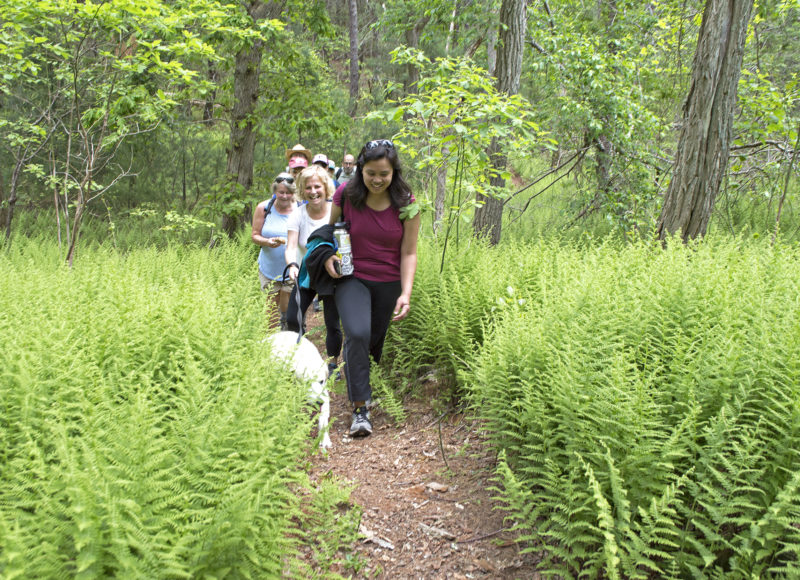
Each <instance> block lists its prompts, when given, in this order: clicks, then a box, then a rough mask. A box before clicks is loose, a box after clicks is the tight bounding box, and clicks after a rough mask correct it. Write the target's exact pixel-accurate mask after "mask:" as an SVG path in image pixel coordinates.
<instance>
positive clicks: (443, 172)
mask: <svg viewBox="0 0 800 580" xmlns="http://www.w3.org/2000/svg"><path fill="white" fill-rule="evenodd" d="M449 158H450V148H449V147H448V146H447V145H445V146H444V147H442V165H441V167H439V169H438V170H437V171H436V197H435V198H434V200H433V233H434V234H437V233H438V232H439V228H440V227H441V225H442V220H443V219H444V207H445V200H446V198H447V166H448V163H447V159H449Z"/></svg>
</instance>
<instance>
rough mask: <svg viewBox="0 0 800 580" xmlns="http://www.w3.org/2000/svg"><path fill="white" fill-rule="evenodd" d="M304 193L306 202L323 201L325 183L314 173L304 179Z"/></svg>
mask: <svg viewBox="0 0 800 580" xmlns="http://www.w3.org/2000/svg"><path fill="white" fill-rule="evenodd" d="M305 194H306V199H307V200H308V203H311V204H314V205H319V204H321V203H325V185H324V184H323V183H322V180H321V179H320V178H319V176H317V175H314V176H312V177H309V178H308V179H306V183H305Z"/></svg>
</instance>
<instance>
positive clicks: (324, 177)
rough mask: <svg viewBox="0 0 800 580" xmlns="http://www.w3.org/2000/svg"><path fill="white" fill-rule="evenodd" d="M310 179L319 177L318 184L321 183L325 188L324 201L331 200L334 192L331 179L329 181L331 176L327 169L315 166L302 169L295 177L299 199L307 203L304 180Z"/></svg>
mask: <svg viewBox="0 0 800 580" xmlns="http://www.w3.org/2000/svg"><path fill="white" fill-rule="evenodd" d="M312 177H319V180H320V183H322V185H323V187H324V188H325V199H333V192H334V191H335V188H334V186H333V179H331V175H330V173H328V170H327V169H325V168H324V167H322V166H321V165H316V164H314V165H309V166H308V167H306V168H305V169H303V171H301V172H300V175H299V176H298V177H297V196H298V197H299V198H300V199H303V200H305V201H308V198H306V180H307V179H311V178H312Z"/></svg>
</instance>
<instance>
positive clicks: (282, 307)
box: [258, 270, 294, 312]
mask: <svg viewBox="0 0 800 580" xmlns="http://www.w3.org/2000/svg"><path fill="white" fill-rule="evenodd" d="M258 280H259V282H261V290H262V291H263V292H266V293H267V294H269V295H270V296H275V295H276V294H277V295H278V310H279V311H280V312H286V310H287V309H288V308H289V297H290V296H291V295H292V288H294V282H291V283H289V284H284V283H283V282H281V281H280V280H270V279H269V278H267V277H266V276H264V274H262V273H261V270H259V271H258Z"/></svg>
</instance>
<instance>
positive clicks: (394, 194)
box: [342, 139, 411, 209]
mask: <svg viewBox="0 0 800 580" xmlns="http://www.w3.org/2000/svg"><path fill="white" fill-rule="evenodd" d="M384 158H385V159H387V160H388V161H389V164H390V165H391V166H392V182H391V183H390V184H389V187H388V188H387V191H388V193H389V199H390V200H391V203H392V206H393V207H396V208H398V209H400V208H401V207H405V206H407V205H408V204H410V203H411V187H409V185H408V183H406V180H405V179H403V171H402V169H401V167H400V158H399V157H398V156H397V150H396V149H395V148H394V144H393V143H392V142H391V141H389V140H387V139H378V140H375V141H370V142H369V143H367V144H366V145H364V147H362V149H361V152H360V153H359V154H358V158H357V159H356V173H355V175H353V177H352V179H350V181H348V182H347V185H346V186H345V188H344V190H343V191H342V196H343V197H344V198H346V199H349V200H350V203H351V204H353V207H354V208H356V209H361V208H363V207H364V206H365V205H366V203H367V193H368V191H367V186H366V185H365V184H364V165H366V164H367V163H369V162H370V161H377V160H379V159H384Z"/></svg>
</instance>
